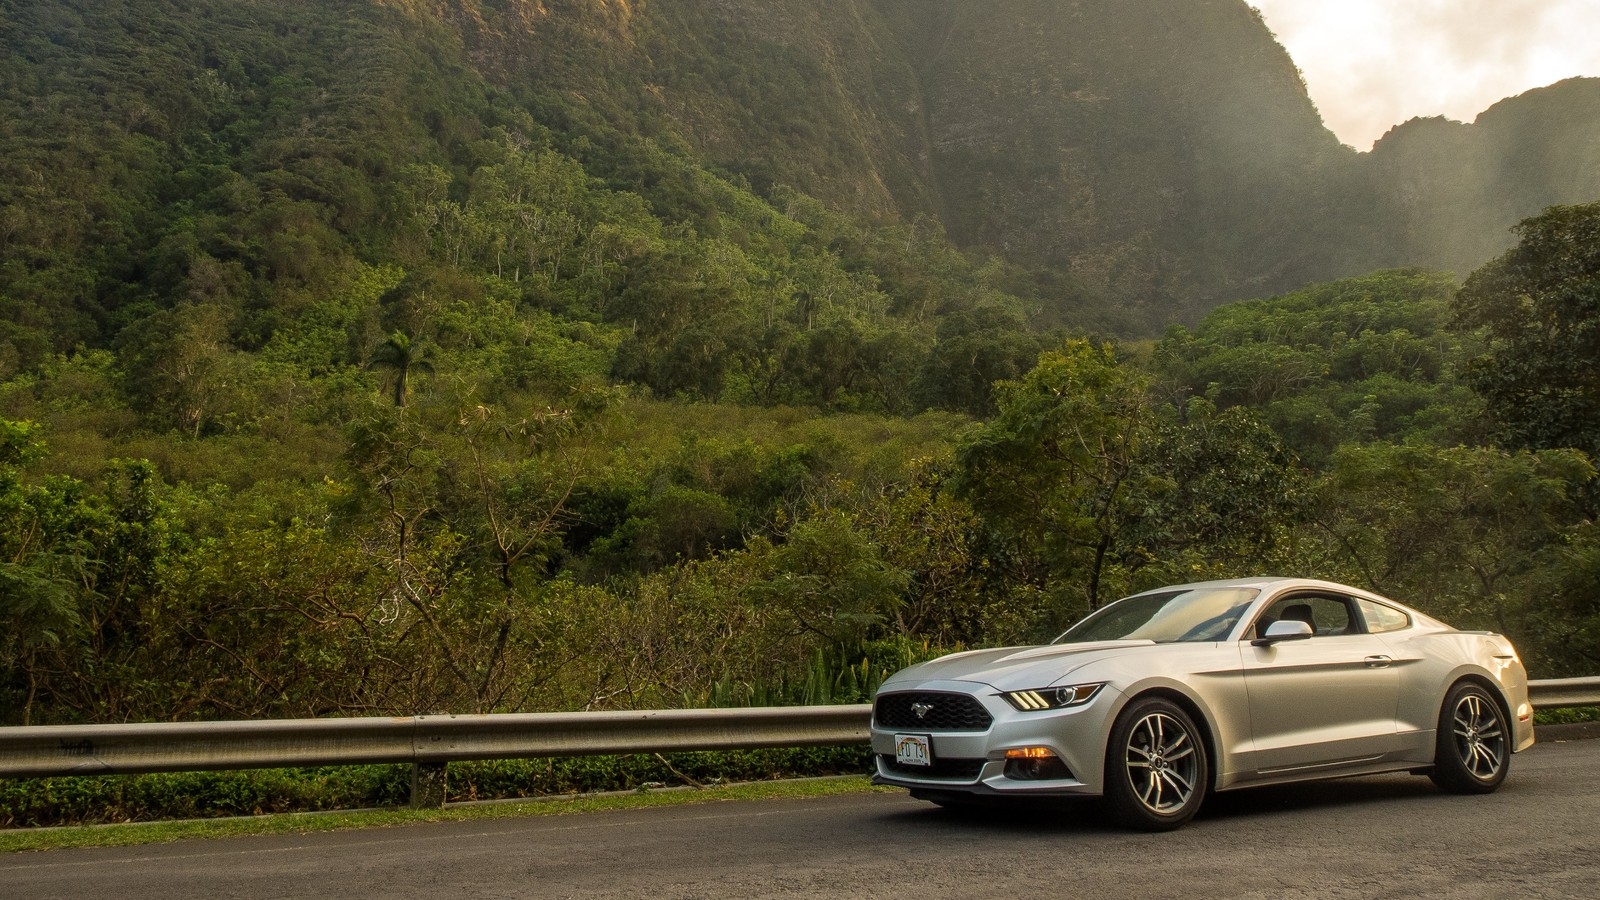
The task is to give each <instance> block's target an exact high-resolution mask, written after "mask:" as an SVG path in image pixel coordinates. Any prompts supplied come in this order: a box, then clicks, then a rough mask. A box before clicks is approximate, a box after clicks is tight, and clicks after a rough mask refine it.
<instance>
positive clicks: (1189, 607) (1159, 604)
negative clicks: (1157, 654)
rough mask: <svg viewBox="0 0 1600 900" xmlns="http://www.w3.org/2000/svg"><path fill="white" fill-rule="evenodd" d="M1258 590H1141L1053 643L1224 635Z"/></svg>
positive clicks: (1166, 640) (1199, 638)
mask: <svg viewBox="0 0 1600 900" xmlns="http://www.w3.org/2000/svg"><path fill="white" fill-rule="evenodd" d="M1258 594H1260V591H1258V590H1256V589H1255V588H1237V587H1225V588H1199V589H1196V590H1179V591H1158V592H1156V593H1153V594H1140V595H1138V596H1135V597H1128V598H1127V599H1124V600H1118V601H1117V602H1115V603H1113V604H1111V605H1110V606H1107V607H1105V608H1104V609H1101V610H1098V611H1096V612H1094V613H1092V614H1090V615H1089V617H1088V618H1086V619H1084V620H1083V621H1081V622H1079V623H1078V624H1076V625H1074V626H1072V627H1071V628H1069V629H1067V630H1066V633H1064V634H1062V635H1061V636H1060V637H1058V638H1056V639H1055V640H1054V641H1053V642H1052V643H1056V644H1083V643H1089V642H1092V641H1155V642H1156V643H1158V644H1165V643H1171V642H1174V641H1220V640H1222V639H1223V638H1225V637H1227V635H1228V632H1229V631H1230V630H1231V629H1232V628H1233V626H1234V624H1235V623H1236V622H1238V621H1239V617H1240V616H1242V615H1244V610H1245V607H1247V606H1249V605H1250V601H1252V600H1254V599H1255V598H1256V596H1257V595H1258Z"/></svg>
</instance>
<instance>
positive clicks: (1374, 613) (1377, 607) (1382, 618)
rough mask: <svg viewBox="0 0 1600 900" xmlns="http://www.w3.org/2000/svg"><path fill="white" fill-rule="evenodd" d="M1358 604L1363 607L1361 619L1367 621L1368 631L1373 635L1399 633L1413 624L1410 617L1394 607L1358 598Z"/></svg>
mask: <svg viewBox="0 0 1600 900" xmlns="http://www.w3.org/2000/svg"><path fill="white" fill-rule="evenodd" d="M1356 603H1358V604H1360V606H1361V617H1362V618H1363V619H1366V620H1367V630H1368V631H1370V632H1372V633H1373V634H1383V633H1384V632H1386V631H1399V630H1400V629H1402V628H1405V627H1407V626H1408V625H1410V624H1411V617H1410V616H1408V615H1406V614H1405V613H1403V612H1401V611H1400V610H1398V609H1395V608H1394V607H1392V606H1384V605H1383V604H1382V603H1374V602H1372V601H1371V600H1365V599H1360V598H1357V600H1356Z"/></svg>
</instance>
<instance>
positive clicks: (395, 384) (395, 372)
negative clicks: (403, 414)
mask: <svg viewBox="0 0 1600 900" xmlns="http://www.w3.org/2000/svg"><path fill="white" fill-rule="evenodd" d="M432 350H433V348H432V347H431V346H429V345H428V343H427V342H426V341H413V340H412V339H411V338H410V337H408V336H407V335H406V334H405V332H401V331H396V332H395V333H394V334H392V335H390V336H389V338H388V340H385V341H384V342H383V343H381V344H379V345H378V349H376V350H374V351H372V359H371V360H370V361H369V362H368V363H367V368H369V369H383V370H385V371H387V372H388V375H387V378H388V381H389V384H390V385H391V387H392V388H393V390H394V405H395V406H405V405H406V399H407V398H408V397H409V396H410V393H411V373H413V372H423V373H429V374H431V373H432V372H433V362H432V356H433V353H432Z"/></svg>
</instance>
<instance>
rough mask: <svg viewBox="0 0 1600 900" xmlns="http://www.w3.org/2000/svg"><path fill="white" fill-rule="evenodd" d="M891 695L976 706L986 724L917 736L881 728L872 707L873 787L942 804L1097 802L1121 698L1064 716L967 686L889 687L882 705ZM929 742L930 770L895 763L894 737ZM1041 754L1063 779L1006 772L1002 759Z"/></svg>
mask: <svg viewBox="0 0 1600 900" xmlns="http://www.w3.org/2000/svg"><path fill="white" fill-rule="evenodd" d="M892 694H927V695H933V696H932V697H930V699H933V700H937V696H938V695H962V696H965V697H969V698H971V699H972V700H973V701H975V702H976V703H978V704H979V705H981V706H982V707H983V709H984V711H985V712H987V713H988V714H989V717H990V719H991V721H990V723H989V724H988V725H987V726H986V727H982V728H966V729H962V728H953V729H939V728H919V727H917V726H916V725H915V724H885V723H882V722H880V721H879V720H878V714H877V712H876V710H877V709H878V708H879V707H878V704H877V703H874V710H875V712H874V715H873V720H872V751H873V756H874V759H875V760H876V765H877V772H876V774H875V775H874V776H873V779H872V780H873V783H875V784H886V785H894V786H896V787H903V788H908V789H910V790H911V791H912V792H914V793H919V794H938V795H943V796H951V795H956V796H959V795H971V796H991V797H992V796H1029V797H1039V796H1063V797H1083V796H1098V795H1099V794H1100V793H1101V791H1102V786H1103V781H1104V776H1105V747H1106V738H1107V735H1108V734H1109V729H1110V725H1111V720H1112V718H1113V716H1114V714H1115V712H1116V710H1117V709H1118V708H1119V707H1120V705H1121V694H1120V692H1118V691H1115V690H1113V689H1112V688H1111V686H1110V685H1107V686H1106V687H1105V688H1104V689H1102V690H1101V691H1100V693H1099V694H1097V695H1096V696H1095V698H1094V699H1093V700H1091V701H1089V702H1088V703H1085V704H1083V705H1082V706H1075V707H1071V708H1068V709H1058V710H1043V711H1026V712H1025V711H1022V710H1018V709H1017V708H1016V707H1014V706H1012V705H1011V704H1010V703H1009V702H1007V701H1006V699H1005V698H1004V697H1003V696H1001V692H1000V691H999V690H997V689H995V688H993V687H991V686H989V685H987V684H980V683H977V682H970V681H929V682H920V683H908V684H890V685H886V686H885V687H884V688H883V689H882V690H880V691H879V698H882V697H885V696H887V695H892ZM901 734H918V735H926V736H927V737H928V739H929V743H930V747H931V750H932V765H930V766H926V767H924V766H907V765H900V764H897V763H896V762H895V741H896V735H901ZM1026 747H1046V748H1049V750H1050V751H1051V752H1052V753H1054V754H1055V757H1056V758H1057V759H1058V760H1059V761H1060V763H1061V764H1062V766H1064V767H1065V771H1061V770H1060V769H1057V768H1056V767H1055V766H1053V765H1052V766H1050V767H1048V768H1047V769H1046V770H1045V777H1026V776H1027V774H1028V773H1027V772H1025V771H1023V770H1025V769H1027V768H1028V767H1027V766H1025V765H1021V764H1018V765H1015V766H1012V767H1009V768H1008V766H1007V760H1006V751H1008V750H1019V749H1022V748H1026Z"/></svg>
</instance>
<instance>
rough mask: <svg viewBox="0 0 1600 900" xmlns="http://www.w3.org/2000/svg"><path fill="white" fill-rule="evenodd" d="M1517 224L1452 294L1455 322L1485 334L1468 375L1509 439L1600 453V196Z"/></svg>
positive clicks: (1520, 443)
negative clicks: (1483, 348)
mask: <svg viewBox="0 0 1600 900" xmlns="http://www.w3.org/2000/svg"><path fill="white" fill-rule="evenodd" d="M1516 230H1517V233H1518V235H1519V236H1520V238H1521V239H1520V240H1519V241H1518V243H1517V246H1515V247H1513V248H1512V249H1511V250H1509V251H1508V252H1506V253H1505V254H1504V255H1502V256H1501V257H1500V258H1498V259H1496V260H1494V261H1493V262H1490V263H1488V264H1487V265H1485V266H1483V267H1482V268H1480V269H1478V270H1477V271H1476V272H1474V273H1472V275H1471V277H1469V278H1468V279H1467V283H1466V285H1465V286H1464V287H1463V288H1462V289H1461V291H1460V293H1458V294H1457V295H1456V302H1455V313H1456V321H1457V323H1458V324H1459V325H1462V326H1466V327H1470V328H1482V329H1484V330H1485V332H1487V335H1488V338H1489V351H1488V352H1487V353H1486V354H1484V355H1483V356H1481V357H1479V358H1478V359H1476V360H1474V361H1473V363H1472V364H1471V366H1470V367H1469V369H1468V372H1467V380H1468V383H1469V384H1470V385H1471V386H1472V388H1473V389H1474V390H1476V391H1477V392H1478V393H1479V394H1481V395H1482V396H1483V397H1484V399H1485V400H1487V401H1488V405H1489V408H1490V409H1491V410H1492V411H1493V414H1494V415H1495V416H1496V417H1497V418H1498V420H1499V424H1500V428H1501V431H1502V437H1503V439H1504V440H1505V442H1506V443H1508V444H1510V445H1512V446H1516V447H1527V448H1533V449H1541V448H1557V447H1576V448H1578V449H1580V450H1583V451H1584V452H1586V453H1588V454H1589V455H1590V456H1591V457H1595V456H1600V203H1590V204H1586V205H1583V206H1552V207H1550V208H1549V209H1547V210H1545V211H1544V213H1543V214H1541V215H1539V216H1536V217H1534V218H1531V219H1526V220H1524V221H1523V222H1522V223H1521V224H1520V225H1518V226H1517V228H1516Z"/></svg>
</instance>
